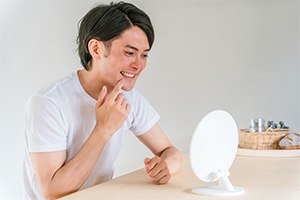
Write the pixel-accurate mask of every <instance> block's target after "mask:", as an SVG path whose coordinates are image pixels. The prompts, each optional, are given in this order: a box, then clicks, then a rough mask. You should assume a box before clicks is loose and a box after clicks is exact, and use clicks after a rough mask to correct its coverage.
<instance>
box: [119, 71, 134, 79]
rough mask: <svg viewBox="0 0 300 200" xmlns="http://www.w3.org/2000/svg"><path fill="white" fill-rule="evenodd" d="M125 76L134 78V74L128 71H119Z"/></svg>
mask: <svg viewBox="0 0 300 200" xmlns="http://www.w3.org/2000/svg"><path fill="white" fill-rule="evenodd" d="M120 73H121V74H122V75H123V76H124V77H125V78H134V76H135V75H134V74H131V73H129V72H124V71H121V72H120Z"/></svg>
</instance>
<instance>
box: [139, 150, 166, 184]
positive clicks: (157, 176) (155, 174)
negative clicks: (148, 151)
mask: <svg viewBox="0 0 300 200" xmlns="http://www.w3.org/2000/svg"><path fill="white" fill-rule="evenodd" d="M144 164H145V168H146V172H147V173H148V175H149V176H150V177H151V178H152V181H153V182H154V183H155V184H165V183H167V182H168V181H169V180H170V178H171V176H172V175H171V172H170V170H169V168H168V164H167V162H166V161H165V160H163V159H161V158H160V157H158V156H155V157H153V158H151V159H150V158H145V160H144Z"/></svg>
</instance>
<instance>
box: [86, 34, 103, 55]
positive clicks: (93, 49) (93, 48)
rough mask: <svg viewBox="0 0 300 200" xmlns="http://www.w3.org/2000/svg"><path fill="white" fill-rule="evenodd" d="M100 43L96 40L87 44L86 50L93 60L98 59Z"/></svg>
mask: <svg viewBox="0 0 300 200" xmlns="http://www.w3.org/2000/svg"><path fill="white" fill-rule="evenodd" d="M102 46H103V45H102V42H101V41H99V40H96V39H91V40H90V41H89V43H88V49H89V52H90V54H91V56H92V57H93V58H98V59H99V58H100V57H101V54H100V53H102V51H103V47H102Z"/></svg>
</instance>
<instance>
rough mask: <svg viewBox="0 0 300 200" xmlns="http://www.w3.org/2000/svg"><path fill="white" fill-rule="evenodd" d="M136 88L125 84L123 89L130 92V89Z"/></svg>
mask: <svg viewBox="0 0 300 200" xmlns="http://www.w3.org/2000/svg"><path fill="white" fill-rule="evenodd" d="M133 88H134V86H131V87H128V86H123V87H122V90H124V91H126V92H129V91H130V90H132V89H133Z"/></svg>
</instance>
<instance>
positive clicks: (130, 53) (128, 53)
mask: <svg viewBox="0 0 300 200" xmlns="http://www.w3.org/2000/svg"><path fill="white" fill-rule="evenodd" d="M125 54H126V55H128V56H133V52H130V51H125Z"/></svg>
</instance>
